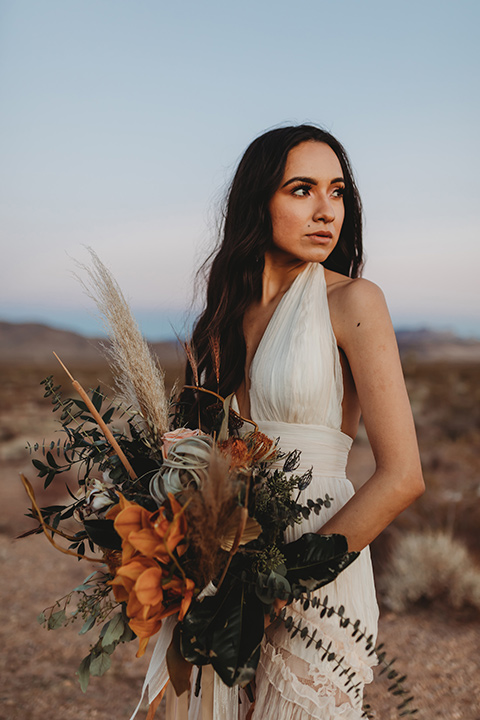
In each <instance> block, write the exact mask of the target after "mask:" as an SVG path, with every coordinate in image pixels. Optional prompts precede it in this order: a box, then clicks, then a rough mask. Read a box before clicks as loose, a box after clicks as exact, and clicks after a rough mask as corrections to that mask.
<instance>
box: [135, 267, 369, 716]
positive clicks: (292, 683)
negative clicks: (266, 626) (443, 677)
mask: <svg viewBox="0 0 480 720" xmlns="http://www.w3.org/2000/svg"><path fill="white" fill-rule="evenodd" d="M250 381H251V389H250V410H251V416H252V418H253V419H254V420H255V422H256V423H258V426H259V428H260V430H262V431H263V432H264V433H265V434H266V435H268V436H270V437H272V438H276V437H279V438H280V440H279V447H280V448H281V450H282V451H289V450H294V449H297V450H300V451H301V464H300V467H299V468H298V469H297V470H296V473H298V474H300V473H301V472H302V469H303V470H308V469H309V468H310V467H313V479H312V482H311V483H310V485H309V486H308V487H307V488H306V490H304V491H303V492H302V494H301V497H300V500H299V501H300V502H302V503H303V504H306V501H307V500H308V499H309V498H311V499H313V500H316V499H317V498H319V497H324V496H325V494H326V493H328V494H329V496H330V497H331V498H333V500H332V504H331V507H330V508H329V509H326V508H322V510H321V512H320V514H319V515H315V514H314V513H312V514H311V516H310V518H309V519H308V520H304V521H303V522H302V523H301V524H300V525H296V526H295V527H293V528H289V529H288V530H287V532H286V538H285V539H286V541H287V542H291V541H293V540H296V539H297V538H299V537H300V536H301V535H303V534H304V533H306V532H315V531H316V530H318V529H319V528H320V527H321V526H322V525H323V524H324V523H325V522H326V521H327V520H328V518H329V517H331V516H332V515H334V514H335V513H336V512H337V510H338V509H339V508H341V507H342V506H343V505H344V504H345V503H346V502H347V500H348V499H349V498H350V497H351V496H352V495H353V494H354V489H353V486H352V484H351V483H350V481H349V480H347V478H346V477H345V466H346V463H347V458H348V453H349V450H350V447H351V444H352V439H351V438H350V437H349V436H348V435H345V434H344V433H342V432H341V430H340V426H341V421H342V407H341V405H342V397H343V378H342V370H341V366H340V359H339V354H338V348H337V344H336V340H335V336H334V333H333V329H332V325H331V322H330V314H329V308H328V302H327V292H326V284H325V276H324V270H323V266H322V265H319V264H316V263H312V264H309V265H308V266H307V268H306V269H305V270H304V271H303V272H301V273H300V274H299V275H298V276H297V277H296V278H295V281H294V282H293V283H292V285H291V287H290V288H289V289H288V291H287V292H286V293H285V295H284V296H283V298H282V299H281V301H280V303H279V304H278V306H277V308H276V310H275V313H274V314H273V316H272V318H271V320H270V323H269V324H268V327H267V329H266V331H265V333H264V335H263V337H262V340H261V341H260V344H259V346H258V349H257V351H256V354H255V357H254V358H253V360H252V364H251V368H250ZM234 400H235V399H234ZM236 409H237V410H238V407H237V408H236ZM315 595H317V596H319V597H320V598H324V597H325V595H328V601H329V604H330V605H334V606H335V607H339V606H340V605H343V606H344V607H345V615H346V616H347V617H350V618H351V619H352V620H353V621H355V620H357V619H359V620H360V623H361V625H360V627H361V629H362V630H363V631H366V634H367V635H370V634H372V635H373V636H374V638H375V637H376V632H377V621H378V606H377V602H376V597H375V587H374V581H373V573H372V565H371V561H370V551H369V549H368V548H366V549H365V550H363V551H362V552H361V553H360V556H359V557H358V558H357V559H356V560H355V561H354V562H353V564H352V565H350V566H349V567H348V568H347V569H346V570H344V571H343V572H342V573H341V574H340V575H339V576H338V578H337V579H336V580H335V581H333V582H331V583H330V584H328V585H326V586H325V587H324V588H322V589H321V590H318V591H316V593H315ZM289 614H293V615H295V616H296V618H302V625H304V624H307V625H308V626H309V628H310V629H311V630H313V629H316V630H317V634H316V640H318V639H320V638H322V640H323V641H324V645H328V642H329V641H330V640H331V641H332V647H331V650H332V651H333V652H335V653H336V654H337V656H339V657H344V663H345V665H347V666H348V667H350V668H351V669H352V670H353V671H355V673H356V677H355V682H357V681H360V682H361V683H362V687H363V684H364V683H368V682H370V681H371V680H372V675H373V673H372V669H371V668H372V665H373V664H374V662H375V660H374V657H368V653H367V652H366V650H365V645H364V643H363V642H359V643H357V642H356V641H355V638H352V637H351V631H350V632H349V630H348V629H345V628H340V627H339V622H338V618H336V617H335V616H333V617H332V618H327V617H324V618H323V619H320V617H319V609H318V608H312V607H311V606H310V608H309V609H308V610H306V611H305V610H304V609H303V608H302V606H301V605H300V604H299V603H293V604H292V605H290V606H289ZM174 624H175V618H168V619H167V620H166V621H165V623H164V626H163V627H162V630H161V631H160V634H159V638H158V641H157V646H156V649H155V652H154V655H153V658H152V662H151V665H150V668H149V670H148V673H147V677H146V679H145V683H144V689H143V693H142V697H143V695H144V694H146V695H147V696H148V698H149V701H150V702H152V701H153V699H154V698H155V697H156V695H157V693H158V692H159V691H160V690H161V689H162V687H163V686H164V685H165V683H166V682H167V679H168V671H167V667H166V663H165V651H166V649H167V647H168V645H169V643H170V639H171V634H172V630H173V626H174ZM322 654H323V651H322V650H315V643H313V644H312V645H310V647H309V648H307V646H306V642H305V641H304V640H302V639H301V637H300V634H297V635H296V637H294V638H292V637H291V635H290V634H289V633H288V632H287V631H286V630H285V627H284V625H282V624H280V625H276V624H275V625H273V626H272V628H271V629H270V630H267V634H266V636H265V638H264V642H263V646H262V652H261V657H260V663H259V666H258V670H257V674H256V703H255V709H254V712H253V718H252V720H312V718H313V719H315V720H334V719H337V720H359V719H360V718H361V714H362V713H361V706H362V699H361V697H358V698H357V699H355V697H354V696H353V695H352V694H351V693H349V694H346V692H345V686H344V677H343V678H342V677H340V676H339V671H338V670H337V671H336V672H333V668H334V663H329V662H327V661H325V662H322V660H321V657H322ZM194 683H195V679H193V683H192V686H193V685H194ZM202 695H203V697H202ZM240 699H241V702H240V704H239V693H238V688H237V687H235V688H227V687H226V686H225V685H224V684H223V683H222V681H221V680H220V679H219V677H218V675H216V673H213V672H212V671H211V667H210V666H207V667H206V668H204V673H203V676H202V692H201V694H200V696H199V697H198V698H195V697H194V695H193V693H191V694H190V702H189V701H188V696H187V694H186V693H185V694H184V695H182V696H181V697H180V698H179V699H177V698H176V697H175V696H174V694H173V692H171V693H170V695H169V697H168V698H167V700H168V702H167V718H168V720H187V719H188V720H212V719H213V720H244V719H245V717H246V713H247V711H248V705H249V704H248V702H247V701H246V696H245V693H243V691H242V692H241V693H240ZM141 702H142V701H140V703H139V705H138V707H137V710H138V709H139V708H140V705H141ZM135 715H136V712H135V713H134V715H133V716H132V720H133V717H135Z"/></svg>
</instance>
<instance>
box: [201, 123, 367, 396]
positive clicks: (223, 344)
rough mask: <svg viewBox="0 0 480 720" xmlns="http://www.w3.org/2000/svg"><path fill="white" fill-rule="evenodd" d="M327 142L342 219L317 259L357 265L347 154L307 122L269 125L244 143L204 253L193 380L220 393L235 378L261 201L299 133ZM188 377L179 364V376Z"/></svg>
mask: <svg viewBox="0 0 480 720" xmlns="http://www.w3.org/2000/svg"><path fill="white" fill-rule="evenodd" d="M312 140H313V141H315V142H322V143H326V144H327V145H329V146H330V147H331V148H332V150H333V151H334V153H335V155H336V156H337V158H338V160H339V162H340V165H341V167H342V171H343V175H344V179H345V193H344V204H345V219H344V221H343V226H342V231H341V233H340V238H339V241H338V243H337V245H336V247H335V249H334V250H333V252H332V253H331V254H330V256H329V257H328V258H327V260H326V261H325V262H324V263H323V264H324V266H325V267H326V268H328V269H330V270H335V271H336V272H339V273H342V275H346V276H349V277H358V275H359V274H360V272H361V268H362V262H363V261H362V208H361V202H360V196H359V194H358V189H357V186H356V184H355V180H354V178H353V173H352V169H351V167H350V162H349V160H348V157H347V154H346V152H345V150H344V148H343V147H342V145H341V144H340V143H339V142H338V140H336V139H335V138H334V137H333V136H332V135H330V133H328V132H326V131H325V130H322V129H321V128H318V127H315V126H313V125H297V126H291V127H281V128H277V129H275V130H270V131H268V132H266V133H265V134H263V135H261V136H260V137H258V138H257V139H256V140H254V141H253V142H252V144H251V145H250V146H249V147H248V148H247V150H246V152H245V154H244V155H243V157H242V159H241V160H240V163H239V165H238V168H237V171H236V173H235V176H234V178H233V181H232V184H231V186H230V189H229V192H228V195H227V198H226V202H225V210H224V213H223V223H222V226H221V229H220V243H219V246H218V248H217V249H216V250H215V251H214V252H213V253H212V255H211V256H210V258H208V260H207V262H206V265H210V273H209V277H208V283H207V304H206V307H205V310H204V311H203V313H202V315H201V316H200V318H199V319H198V321H197V323H196V325H195V329H194V331H193V336H192V348H193V352H194V354H195V356H196V364H197V367H198V377H199V378H200V384H201V385H202V386H203V387H205V388H208V389H210V390H215V391H217V392H219V393H220V395H222V396H223V397H225V396H226V395H228V394H230V393H232V392H234V391H235V390H236V389H237V388H238V387H239V385H240V384H241V382H242V379H243V374H244V366H245V339H244V335H243V317H244V314H245V311H246V310H247V308H248V307H249V306H250V305H251V303H252V302H254V301H256V300H259V299H260V297H261V292H262V272H263V268H264V256H265V251H266V249H267V248H268V247H269V246H270V244H271V242H272V224H271V219H270V212H269V203H270V200H271V198H272V196H273V194H274V193H275V191H276V190H277V189H278V187H279V186H280V183H281V180H282V178H283V175H284V171H285V164H286V162H287V156H288V153H289V152H290V150H292V148H294V147H296V146H297V145H299V144H300V143H303V142H307V141H312ZM192 382H193V375H192V369H191V367H187V383H188V384H191V383H192Z"/></svg>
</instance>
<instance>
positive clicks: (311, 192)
mask: <svg viewBox="0 0 480 720" xmlns="http://www.w3.org/2000/svg"><path fill="white" fill-rule="evenodd" d="M344 189H345V179H344V176H343V171H342V166H341V165H340V161H339V159H338V158H337V156H336V155H335V153H334V152H333V150H332V148H331V147H330V146H329V145H326V144H325V143H322V142H316V141H308V142H303V143H301V144H300V145H297V146H296V147H294V148H293V149H292V150H290V152H289V153H288V157H287V162H286V164H285V172H284V175H283V178H282V181H281V183H280V187H279V188H278V190H276V191H275V193H274V194H273V197H272V199H271V200H270V205H269V210H270V216H271V220H272V239H273V248H272V249H271V252H272V253H273V254H274V255H276V256H277V257H278V259H283V260H286V261H292V260H296V261H298V260H302V261H304V262H323V261H324V260H326V259H327V257H328V256H329V255H330V253H331V252H332V250H333V249H334V247H335V245H336V244H337V242H338V238H339V237H340V231H341V229H342V224H343V218H344V216H345V207H344V204H343V193H344Z"/></svg>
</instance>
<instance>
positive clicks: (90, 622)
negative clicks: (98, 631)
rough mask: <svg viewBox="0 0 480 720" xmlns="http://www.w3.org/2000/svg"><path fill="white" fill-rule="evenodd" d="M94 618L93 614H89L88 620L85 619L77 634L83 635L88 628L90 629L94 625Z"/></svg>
mask: <svg viewBox="0 0 480 720" xmlns="http://www.w3.org/2000/svg"><path fill="white" fill-rule="evenodd" d="M95 620H96V618H95V617H94V616H91V617H89V618H88V620H85V622H84V623H83V626H82V629H81V630H80V632H79V633H78V634H79V635H85V633H87V632H88V631H89V630H91V629H92V627H93V626H94V625H95Z"/></svg>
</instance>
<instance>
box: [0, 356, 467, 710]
mask: <svg viewBox="0 0 480 720" xmlns="http://www.w3.org/2000/svg"><path fill="white" fill-rule="evenodd" d="M53 349H54V348H53ZM469 352H470V351H469ZM82 357H83V356H82V353H81V352H79V351H78V352H77V351H75V352H74V353H72V356H71V357H70V358H69V362H70V369H71V371H72V372H73V373H74V375H75V376H76V377H77V379H78V380H79V381H80V382H81V383H82V384H83V385H84V386H85V387H87V388H89V387H95V386H96V385H97V384H98V381H101V383H102V385H103V386H104V387H105V388H106V391H107V392H110V390H109V387H110V386H111V384H112V380H111V377H110V374H109V370H108V366H107V365H106V364H105V363H104V362H103V361H102V360H101V359H98V360H96V359H95V358H96V357H97V356H96V355H95V353H93V355H92V357H89V358H88V361H87V360H82ZM92 358H93V359H92ZM445 358H446V359H445ZM403 362H404V371H405V376H406V380H407V385H408V389H409V393H410V397H411V402H412V407H413V410H414V415H415V420H416V425H417V431H418V436H419V443H420V449H421V454H422V461H423V466H424V472H425V479H426V484H427V492H426V493H425V495H424V496H423V497H422V498H421V500H420V501H418V502H417V503H416V505H415V506H413V507H412V508H410V509H409V510H407V511H406V512H405V513H403V514H402V516H400V517H399V518H398V519H397V520H396V521H395V523H394V524H393V525H392V526H391V527H390V528H388V529H387V530H386V531H385V532H384V533H383V534H382V535H381V536H380V537H379V538H378V539H377V540H376V541H375V542H374V543H373V546H372V555H373V560H374V566H375V572H376V576H377V579H378V587H379V601H380V605H381V620H380V629H379V640H381V641H383V642H384V643H385V646H386V649H387V652H388V654H389V655H390V656H391V657H396V658H397V661H396V666H397V667H398V669H399V670H400V671H402V672H405V673H406V674H407V675H408V686H409V688H410V689H411V694H412V695H414V697H415V707H417V708H418V714H417V715H416V716H415V717H419V718H423V719H424V720H434V719H435V720H480V679H479V678H480V654H479V647H480V595H479V597H478V598H477V599H475V598H476V597H477V596H475V595H474V594H472V592H470V591H467V590H465V592H464V595H462V587H463V586H462V587H460V589H459V590H458V592H457V593H456V595H455V598H454V600H452V593H451V592H450V590H451V583H455V582H457V583H458V582H459V581H458V578H456V576H455V577H454V576H449V575H448V572H446V573H445V574H442V572H443V570H442V567H440V570H439V571H438V573H437V579H438V577H440V582H439V583H438V586H435V587H432V588H431V592H426V593H424V594H423V596H422V597H419V598H418V599H417V600H416V601H415V602H412V603H408V602H407V603H406V607H405V609H403V610H401V611H399V610H398V609H397V610H393V609H392V602H391V599H390V600H388V597H389V596H388V587H385V582H386V581H385V578H386V577H387V576H388V569H389V567H390V564H391V558H392V553H393V552H394V551H395V547H396V544H397V543H398V541H399V538H401V537H402V536H404V535H405V534H408V533H411V532H413V531H415V532H418V531H425V530H428V529H432V530H441V531H446V532H447V533H448V534H449V535H450V536H451V537H452V538H454V539H455V540H458V542H460V543H461V544H462V546H463V547H464V548H466V549H467V551H468V554H469V555H468V557H469V562H470V563H471V568H470V572H471V573H473V575H472V577H474V578H475V577H477V575H478V576H479V577H480V532H479V527H480V509H479V506H480V354H479V356H478V357H477V356H475V353H472V352H470V354H469V355H468V356H467V357H466V356H465V355H462V353H460V355H458V353H457V354H455V352H453V351H452V353H451V354H448V353H447V354H446V353H445V352H437V354H436V355H435V353H433V354H432V353H430V354H428V353H426V352H425V351H424V350H421V349H420V350H418V348H417V350H415V347H414V348H413V349H412V348H411V347H409V349H407V351H406V352H405V353H404V358H403ZM0 373H1V383H0V406H1V410H0V442H1V446H0V462H1V482H0V513H1V515H0V558H1V566H0V567H1V572H2V583H1V589H0V592H1V601H0V633H1V640H0V642H1V648H2V652H1V667H0V673H1V689H0V720H45V719H46V718H48V720H82V719H83V718H85V719H86V718H89V719H97V720H107V718H108V719H109V720H110V719H111V718H116V720H128V718H129V717H130V715H131V713H132V711H133V709H134V708H135V706H136V704H137V701H138V698H139V694H140V689H141V686H142V682H143V677H144V675H145V672H146V668H147V665H148V659H149V653H148V652H147V654H146V656H145V657H144V658H142V659H136V658H135V652H136V648H135V647H134V645H135V643H129V644H127V645H125V646H121V647H120V648H119V649H118V650H117V651H116V652H115V654H114V656H113V663H112V667H111V669H110V670H109V671H108V672H107V674H106V675H104V676H103V677H101V678H92V679H91V681H90V685H89V687H88V689H87V691H86V693H82V692H81V690H80V687H79V684H78V680H77V677H76V675H75V671H76V669H77V667H78V665H79V663H80V661H81V660H82V658H83V657H84V656H85V655H86V654H87V652H88V648H89V644H90V642H91V639H90V638H89V635H88V634H86V635H79V634H78V631H79V629H80V628H79V627H77V626H76V625H75V624H72V625H70V626H68V627H66V628H61V629H58V630H52V631H47V630H45V629H43V628H42V627H41V626H40V625H39V624H38V623H37V616H38V615H39V613H40V612H41V611H42V610H43V609H44V608H46V607H48V606H50V605H52V604H53V603H54V601H55V600H56V599H58V598H61V597H62V596H64V595H65V594H67V593H68V592H69V591H70V590H71V589H72V588H73V587H75V586H76V585H78V584H79V583H80V582H81V581H82V580H83V578H84V577H85V576H86V575H88V574H89V572H90V571H91V568H90V566H89V565H88V563H85V562H83V561H82V562H77V561H76V560H75V559H74V558H71V557H68V556H66V555H63V554H61V553H59V552H58V551H56V550H55V549H54V548H53V547H52V546H51V545H49V543H48V542H47V540H46V539H45V538H44V537H43V536H40V535H31V536H29V537H26V538H23V539H16V537H17V536H18V535H19V534H21V533H23V532H25V531H26V530H27V529H29V528H30V527H31V526H32V523H31V520H29V519H28V518H26V517H25V515H24V514H25V512H26V511H27V508H28V506H29V501H28V498H27V497H26V495H25V492H24V490H23V487H22V485H21V482H20V479H19V473H20V472H23V473H25V474H26V475H27V477H29V479H30V480H31V481H32V482H33V484H34V486H35V489H36V491H37V493H38V496H39V499H40V500H41V504H43V505H45V504H51V502H52V501H54V500H55V499H60V498H62V497H64V496H65V488H64V487H63V486H59V487H51V488H49V490H48V492H47V493H46V497H42V496H41V487H42V483H41V481H40V480H38V478H37V479H36V478H35V469H34V468H33V466H32V465H31V457H30V455H29V453H28V451H27V450H26V449H25V447H26V445H27V443H31V444H33V443H34V442H36V441H40V442H41V441H42V439H43V438H46V439H47V440H50V439H55V438H56V437H57V436H56V432H58V427H59V426H58V424H57V423H56V421H55V417H54V416H53V415H52V412H51V405H50V403H49V401H48V400H45V399H44V398H43V390H42V387H41V386H40V385H39V382H40V380H41V379H42V378H43V377H45V376H46V375H49V374H51V373H54V374H55V377H56V378H58V380H59V382H61V383H62V385H63V386H64V387H65V388H67V387H68V380H66V379H64V377H63V375H62V371H61V370H60V369H57V367H56V365H55V361H54V360H53V359H52V360H51V361H50V360H49V358H48V356H45V355H42V353H39V354H38V355H35V353H34V352H32V353H31V354H29V353H28V352H27V353H26V352H25V351H24V350H22V353H21V355H19V356H18V357H17V359H15V355H14V352H13V351H12V350H11V347H10V350H9V355H8V356H4V357H3V360H2V358H1V357H0ZM180 374H181V370H180V369H179V366H178V362H176V360H175V355H174V354H173V355H172V354H170V355H169V356H168V360H167V377H168V380H169V381H170V382H172V380H173V379H174V378H175V376H177V375H180ZM372 468H373V458H372V456H371V453H370V450H369V447H368V442H367V439H366V436H365V433H364V431H363V430H361V431H360V433H359V436H358V438H357V440H356V442H355V444H354V448H353V450H352V454H351V460H350V465H349V476H350V477H351V478H352V480H353V481H354V483H355V484H357V485H358V484H361V483H362V482H363V481H364V480H365V479H366V478H367V477H368V475H369V473H370V472H371V470H372ZM447 561H448V557H447V558H445V562H446V564H447V565H448V562H447ZM436 562H438V558H437V559H436ZM429 563H431V558H430V557H426V556H424V553H423V551H422V546H421V545H420V546H419V551H418V556H417V557H416V561H415V562H412V563H411V575H412V578H413V579H415V577H414V576H419V575H420V576H422V573H424V572H425V569H426V568H427V567H428V566H429ZM475 573H477V575H475ZM449 577H452V578H453V579H452V580H451V582H450V580H449ZM442 578H443V579H442ZM407 581H408V579H407ZM407 581H406V582H407ZM479 587H480V585H479ZM400 594H401V592H400ZM427 595H430V597H427ZM477 600H478V603H477ZM454 605H456V607H454ZM152 644H153V643H152ZM384 677H385V676H382V677H379V678H376V679H375V681H374V683H373V684H372V686H370V688H369V689H368V693H367V697H366V701H367V702H369V703H370V705H371V706H372V708H373V710H372V716H373V717H374V718H376V719H378V720H393V718H396V717H398V712H397V711H396V710H395V698H392V697H391V696H390V695H389V693H388V692H387V687H388V681H385V680H383V678H384ZM146 712H147V707H146V705H145V706H144V707H142V710H141V712H140V713H139V715H138V717H139V718H140V720H144V718H145V717H146ZM163 713H164V709H163V706H162V707H160V709H159V711H158V713H157V717H158V718H160V719H161V718H162V717H163Z"/></svg>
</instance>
